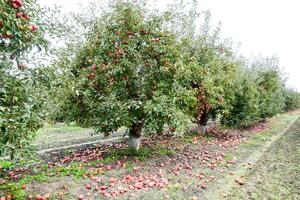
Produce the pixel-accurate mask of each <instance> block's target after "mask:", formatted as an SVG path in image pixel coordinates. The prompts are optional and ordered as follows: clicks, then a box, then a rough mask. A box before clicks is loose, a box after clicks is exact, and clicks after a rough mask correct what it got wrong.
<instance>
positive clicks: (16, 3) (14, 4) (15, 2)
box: [11, 0, 23, 9]
mask: <svg viewBox="0 0 300 200" xmlns="http://www.w3.org/2000/svg"><path fill="white" fill-rule="evenodd" d="M11 3H12V7H13V8H14V9H18V8H20V7H22V5H23V1H22V0H13V1H12V2H11Z"/></svg>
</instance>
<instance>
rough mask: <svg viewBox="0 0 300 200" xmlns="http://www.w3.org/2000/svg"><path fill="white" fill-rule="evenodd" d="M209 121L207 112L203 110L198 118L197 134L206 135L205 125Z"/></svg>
mask: <svg viewBox="0 0 300 200" xmlns="http://www.w3.org/2000/svg"><path fill="white" fill-rule="evenodd" d="M208 119H209V110H205V111H204V112H203V113H202V114H201V116H199V117H198V120H197V125H198V133H199V134H203V135H204V134H205V133H206V125H207V122H208Z"/></svg>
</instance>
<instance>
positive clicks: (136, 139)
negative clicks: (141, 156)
mask: <svg viewBox="0 0 300 200" xmlns="http://www.w3.org/2000/svg"><path fill="white" fill-rule="evenodd" d="M143 125H144V123H143V122H139V123H133V124H132V125H131V128H130V130H129V138H128V146H129V148H131V149H133V150H135V151H138V150H139V148H140V140H141V135H142V129H143Z"/></svg>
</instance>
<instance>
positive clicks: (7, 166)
mask: <svg viewBox="0 0 300 200" xmlns="http://www.w3.org/2000/svg"><path fill="white" fill-rule="evenodd" d="M14 166H15V163H14V162H11V161H0V168H2V169H3V170H7V169H10V168H12V167H14Z"/></svg>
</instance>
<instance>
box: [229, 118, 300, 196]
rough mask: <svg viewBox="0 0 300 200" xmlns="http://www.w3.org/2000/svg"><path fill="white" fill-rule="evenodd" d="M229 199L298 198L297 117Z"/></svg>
mask: <svg viewBox="0 0 300 200" xmlns="http://www.w3.org/2000/svg"><path fill="white" fill-rule="evenodd" d="M245 182H246V184H245V186H244V187H241V188H239V189H235V190H233V191H232V193H233V195H232V196H231V198H230V199H270V200H271V199H272V200H281V199H282V200H289V199H290V200H296V199H300V119H298V120H297V121H296V122H295V124H294V125H293V126H292V127H291V128H290V129H289V130H288V131H287V132H286V133H285V134H283V135H282V136H281V137H280V138H279V139H278V140H276V141H275V142H274V143H273V144H272V145H271V146H270V148H268V150H267V151H266V152H265V153H264V154H263V156H262V157H261V159H260V160H259V161H258V162H257V164H256V165H255V166H254V167H253V169H252V170H251V171H250V172H249V173H248V174H247V177H246V180H245Z"/></svg>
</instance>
